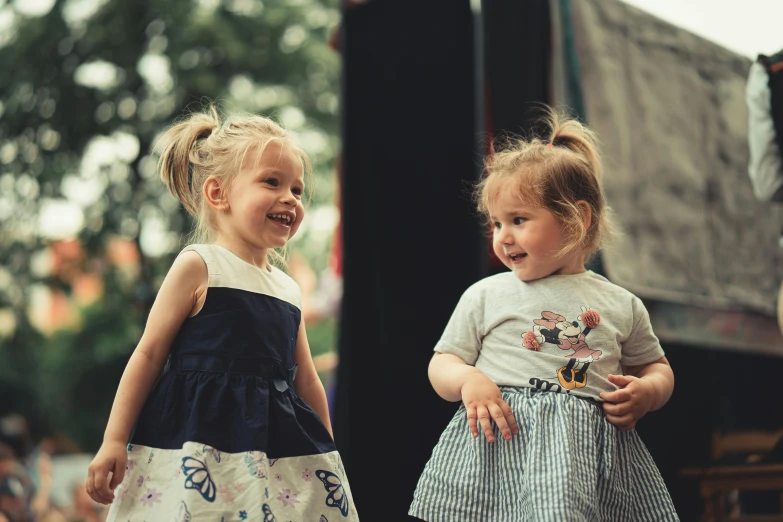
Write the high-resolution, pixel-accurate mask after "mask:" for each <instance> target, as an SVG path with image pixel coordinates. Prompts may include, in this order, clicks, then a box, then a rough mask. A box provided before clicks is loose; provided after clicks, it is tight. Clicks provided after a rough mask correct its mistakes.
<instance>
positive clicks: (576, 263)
mask: <svg viewBox="0 0 783 522" xmlns="http://www.w3.org/2000/svg"><path fill="white" fill-rule="evenodd" d="M586 271H587V269H586V268H585V255H584V254H575V255H574V256H573V257H570V258H569V259H567V260H566V262H565V264H564V265H563V266H562V267H561V268H560V269H559V270H557V271H555V272H554V273H552V274H551V275H575V274H583V273H584V272H586Z"/></svg>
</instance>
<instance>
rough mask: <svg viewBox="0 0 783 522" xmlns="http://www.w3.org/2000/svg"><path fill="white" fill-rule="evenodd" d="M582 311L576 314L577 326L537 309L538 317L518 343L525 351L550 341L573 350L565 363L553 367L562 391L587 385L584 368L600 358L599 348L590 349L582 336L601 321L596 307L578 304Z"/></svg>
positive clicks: (551, 313)
mask: <svg viewBox="0 0 783 522" xmlns="http://www.w3.org/2000/svg"><path fill="white" fill-rule="evenodd" d="M581 309H582V313H581V315H579V317H577V319H578V320H579V321H581V322H582V323H583V324H584V325H585V328H584V329H581V328H580V327H579V323H578V322H577V321H571V322H568V321H567V320H566V318H565V317H564V316H562V315H560V314H556V313H554V312H541V319H535V320H534V321H533V322H534V323H535V326H534V327H533V330H532V331H527V332H525V334H524V335H523V336H522V343H523V344H524V345H525V348H527V349H529V350H536V351H538V350H540V349H541V345H542V344H544V343H550V344H555V345H557V346H558V347H559V348H560V349H561V350H573V351H574V353H572V354H570V355H567V356H566V357H567V358H568V359H569V360H568V364H566V365H565V366H563V367H562V368H560V369H559V370H557V380H558V381H559V382H560V385H561V386H562V387H563V388H564V389H566V390H573V389H574V388H584V387H585V386H586V385H587V369H588V368H589V367H590V363H591V362H593V361H597V360H598V359H600V358H601V350H593V349H592V348H590V347H589V346H588V345H587V341H586V340H585V337H586V336H587V334H588V333H590V330H592V329H593V328H596V327H597V326H598V324H599V323H600V322H601V315H600V314H599V313H598V311H597V310H591V309H589V308H587V307H585V306H582V307H581Z"/></svg>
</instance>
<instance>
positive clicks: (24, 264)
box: [0, 0, 339, 448]
mask: <svg viewBox="0 0 783 522" xmlns="http://www.w3.org/2000/svg"><path fill="white" fill-rule="evenodd" d="M336 5H337V0H264V1H263V2H262V1H261V0H133V1H130V2H128V1H121V0H16V1H14V2H8V1H7V0H0V221H1V222H2V226H0V283H2V284H0V312H2V311H5V312H6V315H7V316H10V317H11V321H10V322H11V324H12V325H14V326H13V327H12V328H11V332H10V333H8V332H6V336H5V337H4V338H3V339H1V340H0V379H5V380H7V381H9V382H20V381H22V382H24V383H26V386H27V389H31V390H34V393H36V394H37V395H38V397H37V399H39V400H40V403H41V404H43V405H45V407H46V409H47V411H48V412H49V414H50V415H51V419H50V420H51V422H52V424H53V425H55V426H62V427H63V428H64V429H65V430H66V431H68V433H70V434H72V435H73V436H75V437H76V438H77V439H78V441H80V442H82V443H83V444H85V445H86V446H87V447H89V448H91V447H95V445H96V443H97V442H98V441H99V440H100V436H101V434H100V433H95V431H94V430H95V429H97V426H101V425H102V424H103V422H105V419H106V414H107V411H108V407H109V406H110V404H111V397H112V396H113V388H114V386H115V385H116V383H117V380H118V379H119V373H120V372H121V371H122V368H123V366H124V361H125V360H127V356H128V355H129V353H130V351H131V350H132V349H133V347H134V346H135V343H136V341H137V340H138V336H139V333H140V329H141V327H142V325H143V322H144V320H145V317H146V312H147V310H148V307H149V305H150V302H151V299H152V298H153V297H154V293H155V290H156V288H157V286H158V284H159V282H160V279H161V278H162V276H163V275H164V274H165V271H166V269H167V268H168V266H169V264H170V262H171V257H172V255H173V254H175V253H176V252H177V251H178V250H179V248H180V246H181V238H182V237H183V236H184V234H186V233H188V232H189V231H190V229H191V223H190V220H189V219H188V218H187V216H186V215H185V214H184V212H183V211H182V210H181V209H180V208H179V207H178V204H177V202H176V201H175V200H174V199H173V198H172V197H170V196H169V195H168V193H167V192H166V190H165V187H164V185H163V184H162V183H161V182H160V180H159V178H158V177H157V175H156V171H155V158H153V157H152V156H151V154H150V147H151V144H152V143H153V142H154V140H155V137H156V136H157V134H158V133H159V132H160V131H161V130H162V129H163V128H165V127H166V126H167V125H169V124H170V123H171V122H172V121H173V120H174V119H175V118H176V117H178V116H179V115H180V114H182V111H183V110H185V109H195V110H198V109H199V108H200V107H201V105H202V104H203V103H205V102H209V101H216V102H217V103H218V105H219V106H220V107H221V108H222V109H223V110H224V112H229V113H230V112H234V111H247V112H260V113H263V114H266V115H269V116H271V117H273V118H275V119H276V120H278V121H280V122H281V123H282V124H283V125H284V126H285V127H286V128H288V129H289V130H291V131H293V132H295V134H296V135H297V138H298V140H299V142H300V143H301V145H302V146H303V147H304V148H305V149H306V150H307V151H308V152H309V153H310V154H311V157H312V159H313V164H314V173H315V180H316V181H318V182H319V183H317V185H318V189H317V190H316V191H315V193H314V199H313V202H312V206H313V207H318V206H319V205H321V204H323V203H326V202H329V201H330V200H331V197H332V194H331V192H332V183H331V182H330V181H329V179H328V178H329V176H330V175H331V172H332V167H333V165H332V164H333V161H334V157H335V155H336V151H337V147H338V144H337V139H338V138H337V117H336V114H337V103H338V96H337V83H338V82H337V78H338V65H339V61H338V57H337V56H336V55H335V54H334V52H333V51H332V50H331V49H330V48H329V46H328V37H329V33H330V31H331V29H332V28H333V27H334V26H335V25H336V24H337V21H338V17H339V12H338V11H337V9H336ZM316 221H317V220H316ZM307 222H308V221H307V220H306V221H305V225H304V226H303V229H302V230H301V232H300V233H299V234H298V236H297V238H295V241H294V243H295V244H294V248H298V250H301V251H302V252H303V254H304V255H305V256H306V257H308V258H310V259H315V260H317V261H314V264H315V265H316V266H318V265H321V266H322V265H323V261H321V259H325V257H326V256H325V252H326V249H327V248H328V240H324V238H323V237H322V236H323V227H318V226H311V227H307ZM314 223H315V222H314ZM315 224H317V223H315ZM61 238H77V240H78V243H79V244H80V245H82V246H83V248H84V250H85V254H86V255H84V256H82V257H81V258H78V260H77V261H76V266H75V267H73V266H72V267H70V268H69V267H66V268H63V267H62V266H61V264H58V263H57V262H56V260H55V262H53V261H52V256H51V248H50V246H51V244H52V241H55V240H58V239H61ZM118 238H119V239H124V240H125V241H128V242H132V243H135V244H136V245H137V247H138V251H139V252H140V254H141V255H140V258H139V259H138V262H137V263H135V264H134V266H135V267H137V268H138V272H137V273H136V272H133V271H132V272H130V273H129V272H128V271H127V270H126V269H123V268H122V267H121V266H118V265H120V264H121V263H118V262H117V260H116V259H115V258H114V257H112V255H110V247H111V245H112V242H113V241H114V242H116V240H117V239H118ZM81 273H88V274H95V275H96V276H97V277H98V278H99V280H100V281H101V283H100V286H101V288H102V292H101V293H100V295H101V297H100V298H99V301H98V302H95V303H93V304H92V305H91V306H89V307H88V308H87V309H85V310H83V312H82V313H81V316H80V326H79V328H78V330H77V331H62V332H58V333H56V334H54V335H52V336H48V337H47V336H42V335H41V333H40V332H38V331H37V330H36V328H35V327H33V326H32V325H31V321H30V317H29V316H28V314H29V310H30V308H31V303H32V300H33V296H34V295H35V289H36V288H50V289H59V290H60V291H62V292H64V293H65V294H66V295H72V294H73V293H74V292H75V291H76V288H75V286H76V284H77V282H78V279H77V278H76V277H75V276H74V274H81ZM11 314H12V315H11ZM327 327H329V326H328V325H327ZM315 337H318V336H317V335H316V336H315ZM315 348H316V351H319V349H318V347H315ZM323 349H324V348H321V350H323ZM106 372H109V373H110V374H111V375H108V374H106ZM96 379H100V380H101V381H102V382H101V383H100V384H98V383H97V382H95V380H96ZM102 395H106V396H107V398H106V399H104V398H103V397H102ZM4 400H5V397H4ZM86 406H88V407H89V409H87V410H85V407H86ZM96 419H97V420H96ZM85 428H87V429H86V430H85ZM91 430H92V431H91Z"/></svg>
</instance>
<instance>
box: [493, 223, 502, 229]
mask: <svg viewBox="0 0 783 522" xmlns="http://www.w3.org/2000/svg"><path fill="white" fill-rule="evenodd" d="M492 226H493V227H495V228H496V229H500V223H498V222H497V221H495V222H494V223H493V224H492Z"/></svg>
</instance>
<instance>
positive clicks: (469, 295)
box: [435, 271, 663, 401]
mask: <svg viewBox="0 0 783 522" xmlns="http://www.w3.org/2000/svg"><path fill="white" fill-rule="evenodd" d="M531 348H532V349H531ZM536 348H537V349H536ZM435 351H437V352H441V353H450V354H454V355H456V356H458V357H460V358H461V359H462V360H463V361H465V363H467V364H469V365H472V366H475V367H476V368H478V369H479V370H481V371H482V372H483V373H484V374H485V375H487V376H488V377H489V378H490V379H492V380H493V381H494V382H495V383H496V384H498V385H508V386H527V387H533V388H539V389H544V390H551V391H557V392H561V393H572V394H574V395H578V396H582V397H591V398H593V399H596V400H599V401H600V400H601V398H600V397H599V394H600V393H601V392H604V391H607V392H608V391H614V390H616V389H617V386H615V385H614V384H612V383H611V382H609V380H608V379H607V376H608V375H609V374H610V373H611V374H615V375H617V374H622V373H623V370H622V368H623V366H637V365H641V364H648V363H651V362H654V361H656V360H658V359H660V358H661V357H663V349H662V348H661V345H660V343H659V342H658V338H657V337H656V336H655V334H654V333H653V331H652V327H651V326H650V317H649V315H648V313H647V310H646V309H645V307H644V305H643V304H642V301H641V300H640V299H639V298H638V297H636V296H635V295H633V294H632V293H630V292H628V291H627V290H625V289H624V288H621V287H619V286H617V285H615V284H613V283H610V282H609V281H608V280H607V279H606V278H604V277H602V276H600V275H598V274H596V273H594V272H592V271H586V272H583V273H580V274H573V275H553V276H549V277H546V278H543V279H539V280H536V281H532V282H529V283H526V282H523V281H520V280H519V279H518V278H517V277H516V276H515V275H514V274H513V273H512V272H506V273H502V274H498V275H495V276H491V277H488V278H486V279H482V280H481V281H479V282H477V283H475V284H474V285H473V286H471V287H470V288H468V289H467V290H466V291H465V293H464V294H463V295H462V298H461V299H460V301H459V304H458V305H457V308H456V309H455V310H454V313H453V314H452V316H451V319H450V320H449V323H448V325H447V326H446V330H445V331H444V332H443V336H442V337H441V339H440V341H439V342H438V344H437V345H436V346H435Z"/></svg>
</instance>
